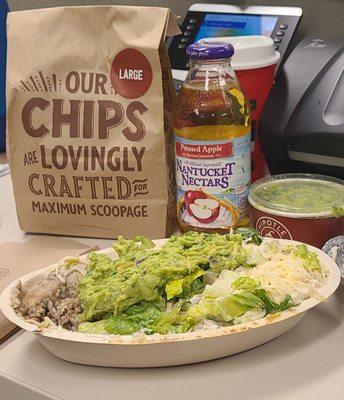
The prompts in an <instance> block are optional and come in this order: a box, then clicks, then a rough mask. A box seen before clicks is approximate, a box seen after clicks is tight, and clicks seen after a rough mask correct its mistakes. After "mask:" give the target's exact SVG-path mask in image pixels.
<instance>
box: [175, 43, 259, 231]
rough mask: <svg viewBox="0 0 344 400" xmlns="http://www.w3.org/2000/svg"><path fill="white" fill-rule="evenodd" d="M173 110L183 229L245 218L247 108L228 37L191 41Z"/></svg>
mask: <svg viewBox="0 0 344 400" xmlns="http://www.w3.org/2000/svg"><path fill="white" fill-rule="evenodd" d="M186 51H187V55H188V57H189V60H190V70H189V73H188V75H187V77H186V80H185V83H184V85H183V86H182V88H181V90H180V93H179V96H178V99H177V104H176V109H175V113H174V135H175V156H176V182H177V214H178V222H179V227H180V230H181V231H182V232H185V231H187V230H196V231H199V232H219V233H225V232H228V231H229V230H230V228H231V227H237V226H245V225H248V224H249V206H248V202H247V197H248V190H249V186H250V179H251V134H250V111H249V106H248V101H247V100H246V99H245V97H244V95H243V93H242V91H241V89H240V86H239V83H238V80H237V78H236V76H235V73H234V71H233V69H232V67H231V64H230V59H231V57H232V55H233V53H234V49H233V46H232V45H230V44H228V43H202V44H192V45H190V46H188V48H187V50H186Z"/></svg>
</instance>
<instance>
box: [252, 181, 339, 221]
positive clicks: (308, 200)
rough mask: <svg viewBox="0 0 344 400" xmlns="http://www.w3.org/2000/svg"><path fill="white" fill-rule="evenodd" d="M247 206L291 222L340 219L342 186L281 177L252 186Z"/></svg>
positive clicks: (328, 182) (257, 182)
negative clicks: (328, 218) (288, 218)
mask: <svg viewBox="0 0 344 400" xmlns="http://www.w3.org/2000/svg"><path fill="white" fill-rule="evenodd" d="M248 200H249V202H250V204H251V205H252V206H253V207H255V208H257V209H258V210H261V211H265V212H269V213H271V214H275V215H282V216H286V217H294V218H298V217H299V218H302V217H303V218H310V217H327V216H335V217H341V216H344V182H343V181H342V180H340V179H336V178H332V177H328V176H324V175H315V174H282V175H274V176H270V177H266V178H263V179H260V180H258V181H256V182H255V183H253V184H252V186H251V189H250V194H249V199H248Z"/></svg>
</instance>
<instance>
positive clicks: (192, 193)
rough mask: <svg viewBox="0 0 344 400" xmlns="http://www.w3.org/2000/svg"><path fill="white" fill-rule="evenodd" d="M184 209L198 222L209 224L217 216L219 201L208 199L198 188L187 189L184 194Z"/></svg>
mask: <svg viewBox="0 0 344 400" xmlns="http://www.w3.org/2000/svg"><path fill="white" fill-rule="evenodd" d="M184 202H185V206H186V209H187V211H188V213H189V214H190V215H192V216H193V217H194V218H196V219H197V220H198V221H199V222H202V223H204V224H210V223H211V222H213V221H215V220H216V218H217V217H218V216H219V212H220V203H219V202H218V201H216V200H213V199H209V198H208V197H207V196H206V194H205V193H203V192H202V191H200V190H188V191H187V192H186V193H185V196H184Z"/></svg>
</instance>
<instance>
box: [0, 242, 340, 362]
mask: <svg viewBox="0 0 344 400" xmlns="http://www.w3.org/2000/svg"><path fill="white" fill-rule="evenodd" d="M164 242H165V240H156V241H155V243H156V244H157V245H161V244H163V243H164ZM281 242H282V243H283V244H285V245H287V244H297V243H299V242H295V241H291V240H282V241H281ZM308 247H309V248H310V249H311V250H312V251H314V252H316V253H317V255H318V257H319V260H320V263H321V266H322V268H323V269H325V270H327V271H328V279H327V283H326V285H325V286H323V287H322V288H321V289H320V290H319V293H320V295H321V296H323V297H324V298H328V297H329V296H331V295H332V294H333V293H334V291H335V290H336V289H337V287H338V285H339V283H340V273H339V270H338V267H337V265H336V264H335V262H334V261H333V260H332V259H331V258H330V257H329V256H328V255H327V254H325V253H324V252H322V251H321V250H319V249H317V248H315V247H312V246H308ZM100 252H101V253H104V254H107V255H109V256H111V257H115V252H114V251H113V249H111V248H110V249H105V250H100ZM80 258H81V259H86V258H87V256H82V257H80ZM54 266H55V265H50V266H48V267H46V268H42V269H40V270H38V271H34V272H31V273H29V274H27V275H25V276H23V277H22V278H20V279H18V280H16V281H14V282H13V283H11V284H10V285H9V286H8V287H7V288H6V289H5V290H4V291H3V292H2V294H1V296H0V309H1V311H2V312H3V313H4V315H5V316H6V317H7V318H8V319H9V320H10V321H11V322H13V323H14V324H16V325H18V326H19V327H21V328H22V329H25V330H26V331H29V332H33V333H34V334H35V335H36V337H37V338H38V340H39V341H40V342H41V343H42V344H43V345H44V346H45V347H46V348H47V349H48V350H49V351H50V352H51V353H52V354H54V355H55V356H57V357H59V358H62V359H63V360H66V361H70V362H74V363H79V364H88V365H98V366H109V367H133V368H134V367H160V366H170V365H179V364H190V363H195V362H200V361H206V360H212V359H216V358H221V357H225V356H229V355H232V354H235V353H239V352H241V351H244V350H248V349H251V348H253V347H256V346H259V345H261V344H263V343H266V342H268V341H270V340H272V339H274V338H276V337H278V336H280V335H282V334H283V333H285V332H287V331H288V330H289V329H291V328H292V327H293V326H295V325H296V324H297V323H298V322H299V321H300V320H301V319H302V317H303V316H304V313H305V312H306V311H307V310H309V309H311V308H313V307H314V306H316V305H317V304H318V303H320V300H319V299H315V298H311V299H308V300H306V301H304V302H303V303H301V304H300V305H298V306H296V307H293V308H292V309H290V310H286V311H283V312H281V313H278V314H273V315H269V316H267V317H264V318H261V319H259V320H256V321H253V322H249V323H245V324H241V325H236V326H230V327H224V328H218V329H209V330H205V331H201V332H189V333H183V334H168V335H158V334H154V335H151V336H148V335H147V336H146V335H139V336H134V337H133V336H119V335H96V334H86V333H77V332H70V331H67V330H65V329H62V328H57V327H53V326H52V327H48V328H38V327H37V326H36V325H34V324H32V323H30V322H27V321H25V320H24V319H23V318H21V317H19V316H18V315H17V314H16V313H15V311H14V309H13V308H12V304H11V293H12V290H13V289H14V287H15V286H16V285H17V283H18V281H19V280H20V281H21V282H22V283H23V284H25V282H27V281H29V280H31V279H32V278H36V277H39V276H42V277H43V276H44V275H45V274H46V273H47V272H49V271H50V270H51V269H52V268H54Z"/></svg>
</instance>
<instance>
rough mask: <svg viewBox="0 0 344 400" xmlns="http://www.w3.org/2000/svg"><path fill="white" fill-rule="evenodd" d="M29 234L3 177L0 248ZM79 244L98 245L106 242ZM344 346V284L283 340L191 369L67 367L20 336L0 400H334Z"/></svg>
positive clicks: (1, 376)
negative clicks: (19, 220)
mask: <svg viewBox="0 0 344 400" xmlns="http://www.w3.org/2000/svg"><path fill="white" fill-rule="evenodd" d="M30 236H31V235H26V234H24V233H22V232H20V231H19V227H18V224H17V220H16V216H15V207H14V200H13V195H12V192H11V184H10V177H9V175H7V176H5V177H2V178H0V242H2V241H9V240H11V241H17V242H19V241H25V240H27V238H28V237H30ZM78 240H79V239H78ZM80 241H82V242H83V243H87V244H95V243H100V245H101V247H107V246H108V244H109V243H111V241H108V240H101V241H99V240H96V239H80ZM343 342H344V288H343V287H342V286H341V287H340V288H339V289H338V291H337V292H336V294H335V295H334V296H333V297H332V298H331V299H330V300H329V301H327V302H326V303H324V304H321V305H320V306H318V307H316V308H315V309H313V310H311V311H309V312H308V313H307V314H306V315H305V317H304V318H303V320H302V321H301V322H300V323H299V324H298V325H297V326H296V327H295V328H294V329H292V330H291V331H290V332H288V333H286V334H284V335H283V336H281V337H280V338H278V339H275V340H273V341H271V342H269V343H267V344H265V345H262V346H260V347H258V348H255V349H253V350H249V351H247V352H244V353H241V354H238V355H235V356H231V357H227V358H223V359H220V360H215V361H209V362H205V363H200V364H194V365H188V366H179V367H170V368H156V369H131V370H129V369H111V368H97V367H88V366H82V365H76V364H70V363H67V362H65V361H62V360H59V359H57V358H55V357H54V356H52V355H51V354H50V353H49V352H48V351H47V350H46V349H45V348H43V346H41V345H40V343H39V342H38V340H36V338H35V337H34V336H33V335H32V334H29V333H23V332H19V333H17V334H16V335H15V336H13V337H12V338H11V339H10V340H8V341H6V342H5V343H4V344H2V345H1V346H0V399H1V400H43V399H60V400H61V399H63V400H79V399H80V400H81V399H82V400H94V399H97V400H103V399H106V400H109V399H111V400H112V399H116V400H134V399H135V400H137V399H139V400H152V399H159V400H170V399H171V400H172V399H173V400H176V399H183V398H187V399H188V400H196V399H197V400H203V399H204V400H205V399H214V400H215V399H216V400H222V399H224V400H225V399H226V400H228V399H235V400H251V399H252V400H260V399H262V400H339V399H341V398H343V392H344V345H343ZM162 356H163V355H162Z"/></svg>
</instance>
